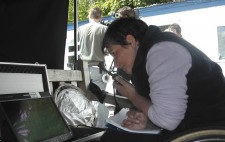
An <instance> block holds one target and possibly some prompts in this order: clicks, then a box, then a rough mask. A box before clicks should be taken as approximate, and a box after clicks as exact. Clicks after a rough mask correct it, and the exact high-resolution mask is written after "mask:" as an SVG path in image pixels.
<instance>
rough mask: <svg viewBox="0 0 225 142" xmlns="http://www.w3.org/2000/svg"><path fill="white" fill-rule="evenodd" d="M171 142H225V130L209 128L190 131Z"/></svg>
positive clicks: (170, 141) (222, 128)
mask: <svg viewBox="0 0 225 142" xmlns="http://www.w3.org/2000/svg"><path fill="white" fill-rule="evenodd" d="M169 142H225V128H224V127H208V128H199V129H193V130H188V131H186V132H183V133H181V134H178V135H177V136H175V137H174V138H172V139H171V140H169Z"/></svg>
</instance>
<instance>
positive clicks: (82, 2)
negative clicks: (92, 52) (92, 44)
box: [68, 0, 173, 22]
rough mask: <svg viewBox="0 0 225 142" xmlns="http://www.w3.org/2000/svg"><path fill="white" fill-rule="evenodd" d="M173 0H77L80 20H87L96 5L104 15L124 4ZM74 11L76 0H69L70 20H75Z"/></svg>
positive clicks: (138, 5) (134, 5) (133, 5)
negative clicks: (90, 10) (91, 9)
mask: <svg viewBox="0 0 225 142" xmlns="http://www.w3.org/2000/svg"><path fill="white" fill-rule="evenodd" d="M171 1H173V0H77V7H78V10H77V11H78V21H82V20H87V16H88V11H89V9H90V8H92V7H95V6H98V7H100V8H101V9H102V12H103V16H109V15H110V14H111V12H115V11H117V10H118V9H119V8H121V7H123V6H130V7H132V8H137V7H145V6H149V5H152V4H159V3H167V2H171ZM74 11H75V10H74V0H69V13H68V22H73V20H74Z"/></svg>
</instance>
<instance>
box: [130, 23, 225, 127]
mask: <svg viewBox="0 0 225 142" xmlns="http://www.w3.org/2000/svg"><path fill="white" fill-rule="evenodd" d="M161 41H172V42H176V43H178V44H181V45H182V46H183V47H185V48H186V49H187V50H188V51H189V53H190V54H191V57H192V67H191V68H190V70H189V72H188V74H187V75H186V77H187V87H188V90H187V95H188V96H189V98H188V107H187V110H186V113H185V118H184V120H183V121H182V123H181V124H180V125H179V126H178V127H177V129H176V130H175V131H183V130H186V129H190V128H196V127H202V126H210V125H220V126H221V125H224V126H225V79H224V76H223V73H222V70H221V68H220V66H219V65H218V64H216V63H215V62H213V61H212V60H210V59H209V58H208V57H207V56H206V55H205V54H204V53H203V52H201V51H200V50H199V49H197V48H196V47H195V46H193V45H192V44H190V43H189V42H187V41H186V40H184V39H182V38H179V37H177V36H176V35H175V34H173V33H169V32H161V30H160V29H159V28H158V27H156V26H149V29H148V31H147V32H146V34H145V36H144V38H143V41H141V43H140V47H139V49H138V52H137V56H136V59H135V63H134V67H133V74H132V83H133V84H134V86H135V88H136V90H137V91H138V93H139V94H140V95H142V96H144V97H146V98H147V99H150V98H149V93H150V88H149V83H148V78H149V76H148V74H147V72H146V56H147V53H148V51H149V50H151V47H152V46H153V45H154V44H155V43H157V42H161Z"/></svg>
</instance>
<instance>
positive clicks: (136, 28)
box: [102, 18, 148, 51]
mask: <svg viewBox="0 0 225 142" xmlns="http://www.w3.org/2000/svg"><path fill="white" fill-rule="evenodd" d="M147 29H148V25H147V24H146V23H145V22H144V21H142V20H140V19H135V18H118V19H116V20H115V21H113V22H112V23H111V24H110V25H109V27H108V29H107V31H106V33H105V36H104V39H103V44H102V50H103V51H104V49H105V48H107V47H108V46H109V45H116V44H118V45H122V46H123V45H128V44H129V43H127V41H126V36H127V35H132V36H134V38H135V39H136V40H137V41H141V40H142V38H143V36H144V34H145V32H146V31H147Z"/></svg>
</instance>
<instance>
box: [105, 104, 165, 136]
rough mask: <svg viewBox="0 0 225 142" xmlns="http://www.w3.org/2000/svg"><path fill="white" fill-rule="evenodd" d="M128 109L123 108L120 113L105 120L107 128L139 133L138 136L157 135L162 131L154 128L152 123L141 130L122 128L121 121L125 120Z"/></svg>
mask: <svg viewBox="0 0 225 142" xmlns="http://www.w3.org/2000/svg"><path fill="white" fill-rule="evenodd" d="M128 110H129V109H126V108H123V109H121V111H120V112H118V113H117V114H116V115H114V116H111V117H110V118H108V119H106V123H107V127H109V128H110V127H113V129H115V128H116V129H117V130H119V131H120V130H121V131H126V132H131V133H140V134H159V133H160V132H161V131H162V128H160V127H157V126H155V125H154V124H153V123H150V124H149V125H148V126H147V127H146V128H145V129H143V130H131V129H128V128H125V127H123V126H122V125H121V124H122V121H123V120H124V119H126V118H127V115H126V113H127V111H128Z"/></svg>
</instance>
